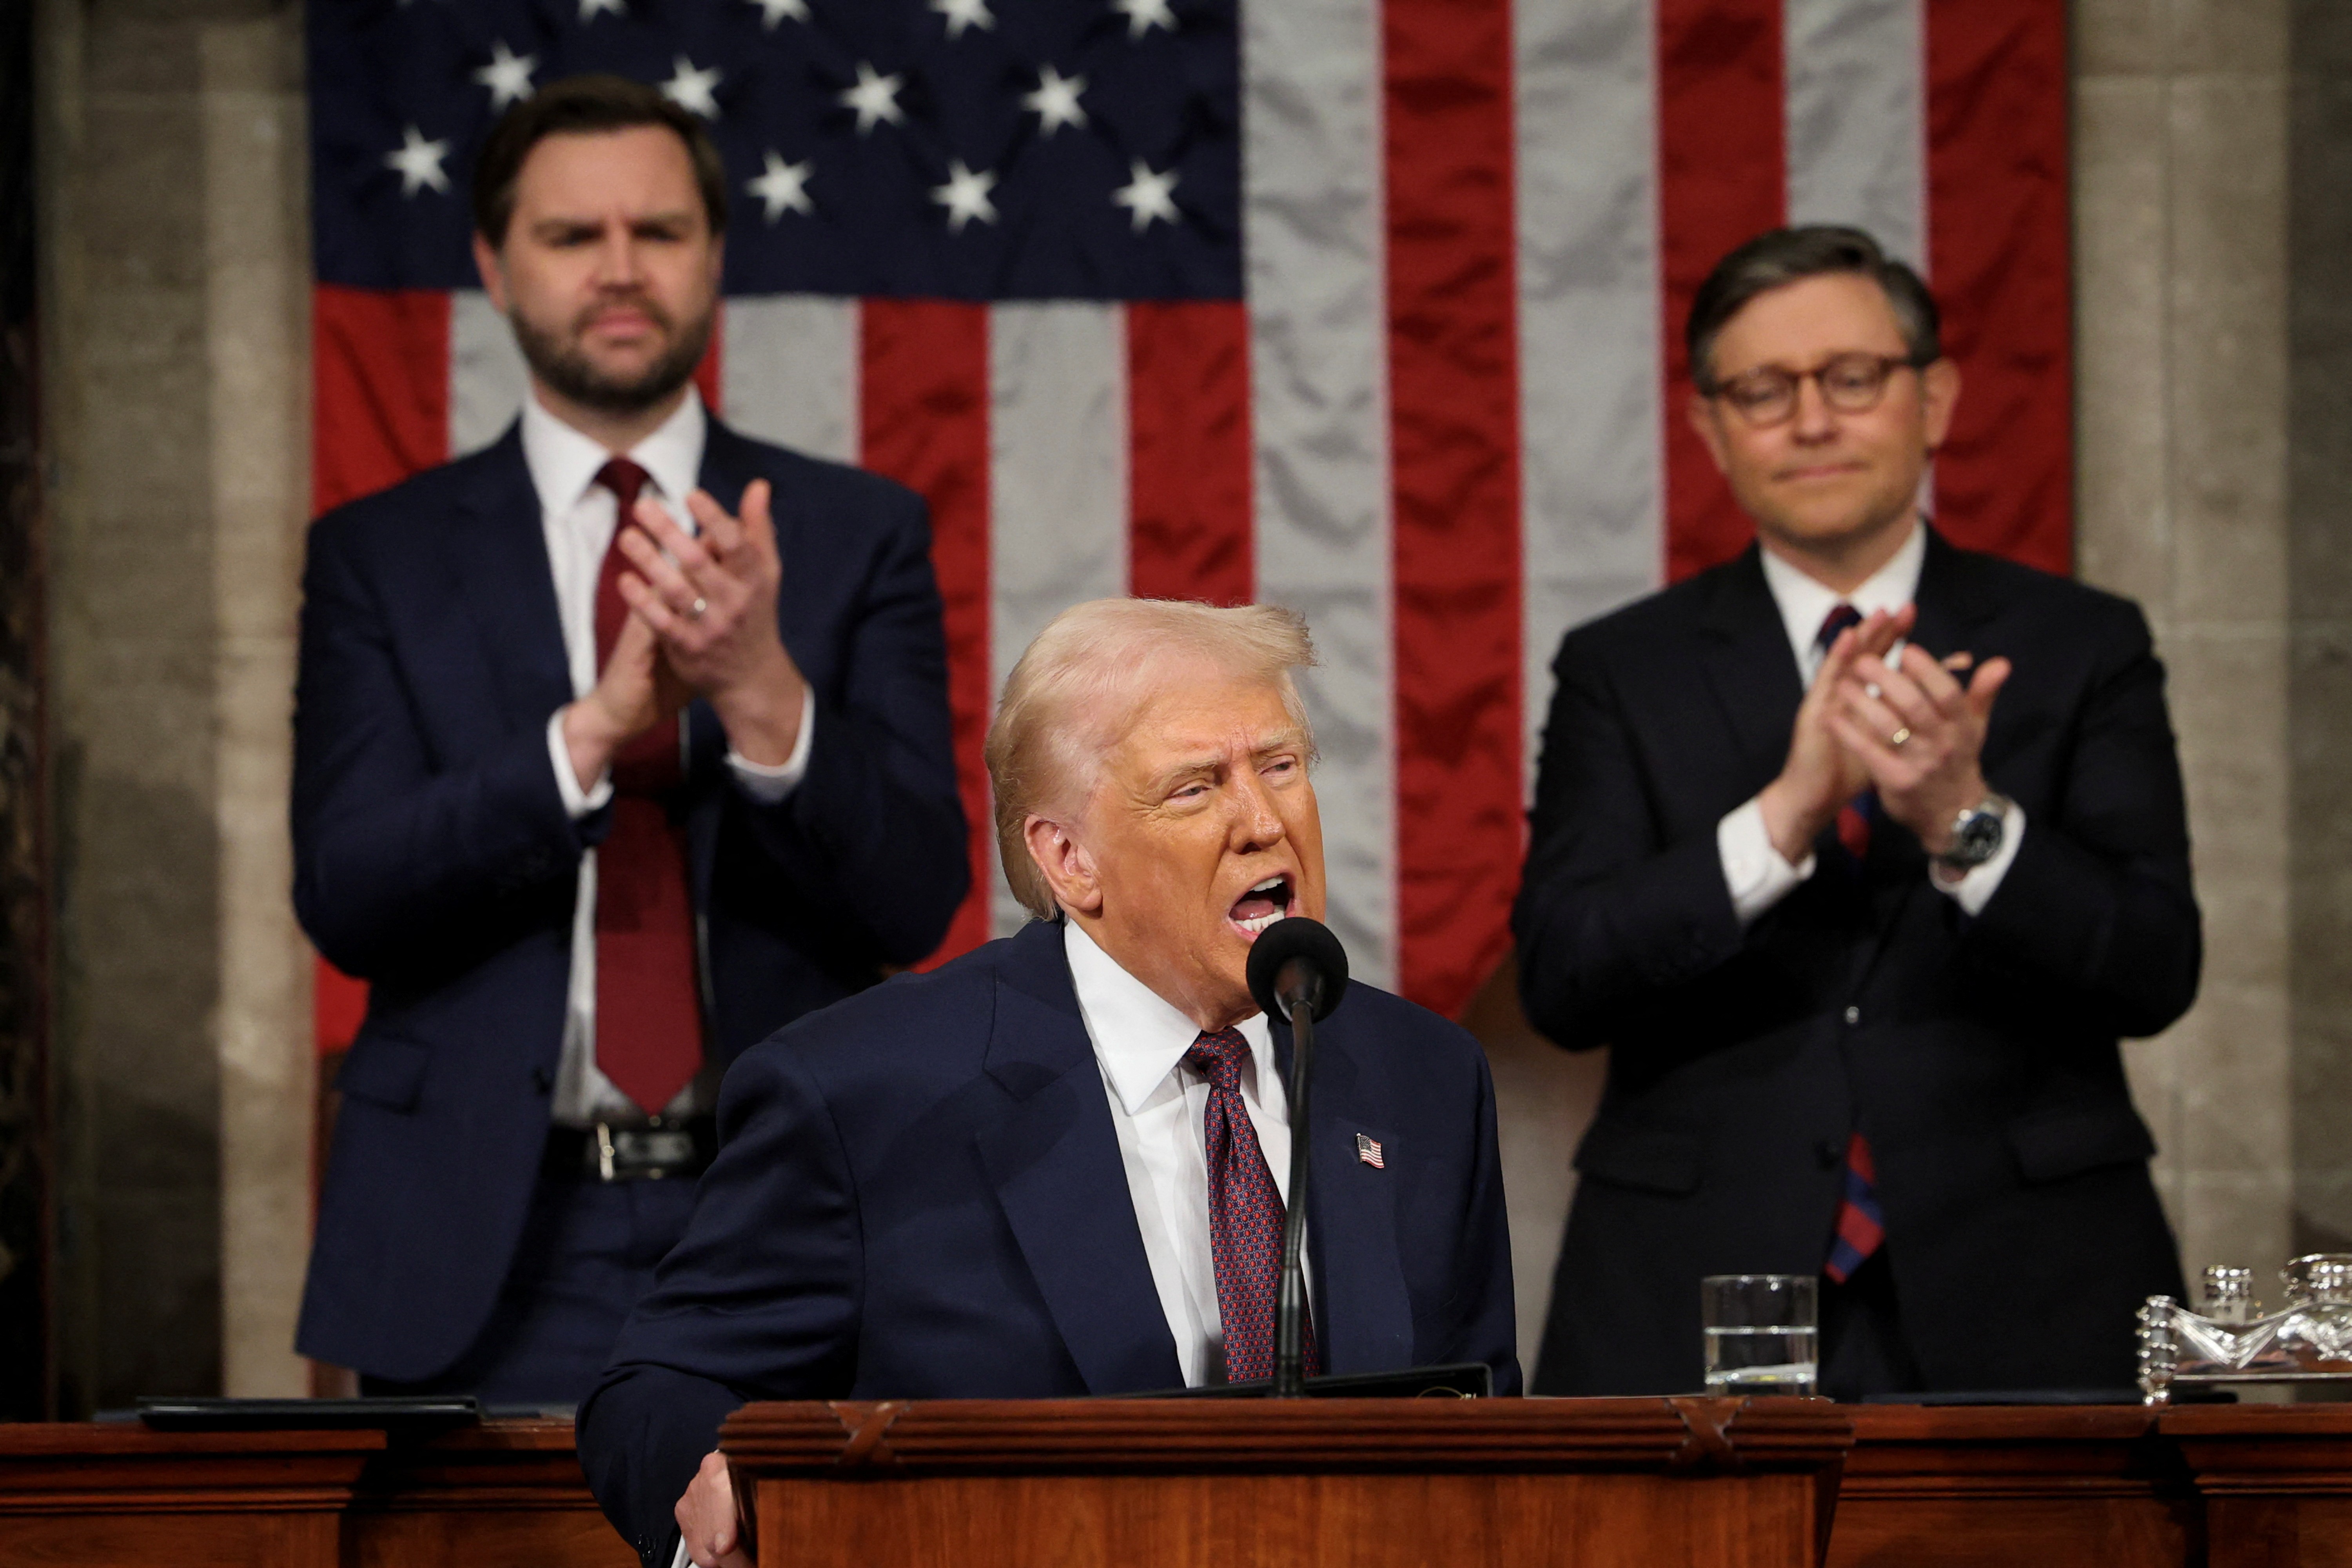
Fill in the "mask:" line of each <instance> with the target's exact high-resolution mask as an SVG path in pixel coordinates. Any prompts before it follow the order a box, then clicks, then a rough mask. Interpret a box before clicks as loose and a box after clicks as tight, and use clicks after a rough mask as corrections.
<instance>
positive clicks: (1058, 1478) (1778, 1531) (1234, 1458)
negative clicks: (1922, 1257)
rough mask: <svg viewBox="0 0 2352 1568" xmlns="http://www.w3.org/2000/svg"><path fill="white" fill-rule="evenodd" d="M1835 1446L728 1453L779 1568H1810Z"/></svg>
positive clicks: (986, 1415)
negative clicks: (909, 1567)
mask: <svg viewBox="0 0 2352 1568" xmlns="http://www.w3.org/2000/svg"><path fill="white" fill-rule="evenodd" d="M1849 1440H1850V1438H1849V1436H1848V1428H1847V1424H1846V1421H1845V1418H1844V1413H1843V1412H1841V1411H1840V1410H1839V1409H1838V1408H1837V1407H1836V1406H1834V1405H1829V1404H1826V1403H1823V1402H1820V1401H1801V1400H1754V1401H1746V1402H1743V1401H1739V1400H1711V1399H1593V1400H1492V1401H1486V1400H1476V1401H1441V1400H1345V1401H1339V1400H1332V1401H1299V1402H1283V1403H1278V1404H1277V1403H1241V1402H1227V1401H1160V1400H1135V1401H1108V1402H1106V1401H1091V1402H1089V1401H1027V1402H1013V1401H1005V1402H993V1401H941V1402H938V1403H923V1404H914V1405H907V1404H897V1403H892V1404H878V1405H877V1404H835V1405H817V1404H802V1405H752V1406H749V1407H747V1408H745V1409H744V1410H742V1411H740V1412H738V1413H737V1414H736V1415H734V1416H733V1417H731V1418H730V1420H729V1421H728V1423H727V1425H726V1426H725V1427H724V1428H723V1430H722V1432H721V1435H720V1447H721V1448H722V1449H723V1450H724V1451H725V1452H726V1453H727V1455H728V1458H729V1462H730V1466H731V1467H732V1468H733V1469H734V1472H735V1477H736V1484H737V1489H738V1490H739V1492H743V1493H747V1494H749V1500H750V1502H751V1508H750V1510H749V1511H751V1514H752V1515H753V1516H754V1519H755V1521H756V1528H757V1531H758V1535H759V1541H760V1546H761V1560H762V1561H764V1562H770V1563H779V1562H783V1563H793V1564H795V1565H796V1568H798V1565H803V1564H805V1565H807V1568H870V1565H877V1564H898V1563H905V1564H918V1563H957V1564H959V1565H960V1568H993V1565H996V1564H1004V1565H1007V1568H1010V1565H1013V1564H1021V1565H1024V1568H1028V1565H1033V1564H1055V1565H1059V1564H1068V1565H1070V1568H1077V1565H1078V1564H1094V1563H1152V1564H1154V1565H1155V1568H1159V1565H1162V1564H1165V1565H1167V1568H1245V1565H1247V1564H1253V1563H1269V1564H1271V1563H1282V1564H1285V1565H1297V1568H1421V1565H1423V1564H1427V1563H1482V1564H1492V1565H1494V1568H1536V1565H1538V1564H1554V1563H1574V1564H1577V1565H1578V1568H1652V1565H1653V1564H1657V1563H1694V1564H1697V1563H1706V1564H1722V1565H1725V1568H1812V1565H1813V1564H1815V1563H1818V1562H1819V1561H1820V1557H1821V1551H1822V1545H1823V1543H1824V1539H1825V1536H1826V1528H1827V1523H1828V1510H1827V1507H1826V1504H1827V1502H1828V1500H1829V1490H1828V1488H1827V1487H1826V1486H1825V1485H1824V1484H1823V1483H1824V1481H1826V1480H1828V1479H1831V1478H1832V1477H1833V1476H1834V1474H1835V1470H1836V1466H1837V1463H1838V1460H1839V1458H1840V1457H1841V1456H1842V1455H1843V1452H1844V1450H1845V1447H1846V1445H1847V1443H1848V1442H1849Z"/></svg>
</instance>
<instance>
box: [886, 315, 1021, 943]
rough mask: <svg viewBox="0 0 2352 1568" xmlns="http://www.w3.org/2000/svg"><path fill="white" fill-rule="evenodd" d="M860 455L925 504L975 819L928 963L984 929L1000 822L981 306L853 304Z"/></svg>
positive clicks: (966, 799)
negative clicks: (993, 792) (989, 743)
mask: <svg viewBox="0 0 2352 1568" xmlns="http://www.w3.org/2000/svg"><path fill="white" fill-rule="evenodd" d="M858 315H859V320H860V323H861V325H860V332H861V340H862V341H861V342H860V346H859V358H860V369H859V374H858V422H859V426H860V431H861V437H860V446H861V448H862V455H861V459H860V460H861V461H862V462H863V463H864V464H865V466H866V468H871V469H873V470H874V471H875V472H876V473H878V474H887V475H888V476H889V477H890V478H892V479H897V480H898V482H899V483H901V484H904V485H908V486H910V487H912V488H913V489H916V490H918V491H919V492H921V494H922V496H923V499H924V500H928V501H929V502H930V507H931V564H932V567H933V569H934V570H936V571H937V572H938V574H939V578H940V595H941V596H942V597H944V598H945V599H946V601H947V637H948V702H949V706H950V709H951V710H952V712H953V715H954V721H955V754H956V777H957V780H958V782H959V783H960V784H961V786H962V790H963V808H964V812H965V815H966V816H969V817H970V818H971V870H972V877H971V893H970V894H969V895H968V896H967V897H966V898H965V899H964V901H963V907H962V908H961V909H959V910H957V911H956V916H955V921H954V923H953V924H951V925H950V926H949V928H948V936H947V940H946V941H945V942H942V943H941V944H940V950H939V952H936V953H934V954H933V955H932V956H931V958H930V959H929V960H928V961H927V963H926V967H928V966H929V964H932V963H943V962H945V961H946V960H948V959H950V958H953V957H954V956H955V955H956V954H958V953H960V952H968V951H970V950H971V949H972V948H974V947H977V946H979V945H980V944H981V943H982V942H986V941H987V940H988V931H989V920H988V904H989V889H991V888H992V886H993V885H994V883H995V880H996V870H995V864H996V857H995V844H996V834H995V828H994V824H993V820H992V816H991V815H990V808H989V793H988V772H987V769H986V767H985V766H984V765H983V764H982V761H981V743H982V741H983V740H984V739H986V737H987V733H988V715H989V705H990V700H991V696H992V693H991V691H990V689H989V688H990V684H991V682H990V670H989V641H988V635H989V634H988V595H989V588H988V310H987V307H985V306H982V305H963V304H955V303H950V302H947V301H941V300H866V301H865V303H864V305H863V306H862V307H861V309H860V310H859V312H858Z"/></svg>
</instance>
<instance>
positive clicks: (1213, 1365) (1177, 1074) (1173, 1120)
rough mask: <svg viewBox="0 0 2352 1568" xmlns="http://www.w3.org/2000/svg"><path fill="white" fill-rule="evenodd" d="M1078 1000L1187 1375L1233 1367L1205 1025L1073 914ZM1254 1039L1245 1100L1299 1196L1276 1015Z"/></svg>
mask: <svg viewBox="0 0 2352 1568" xmlns="http://www.w3.org/2000/svg"><path fill="white" fill-rule="evenodd" d="M1062 945H1063V951H1064V952H1066V953H1067V954H1068V955H1069V961H1070V981H1071V983H1072V984H1074V985H1075V986H1076V988H1077V993H1078V1012H1079V1014H1080V1015H1081V1016H1083V1017H1084V1018H1085V1019H1086V1025H1087V1037H1088V1038H1089V1039H1091V1040H1092V1041H1093V1042H1094V1047H1095V1060H1096V1061H1097V1063H1098V1064H1099V1065H1100V1066H1101V1068H1102V1079H1103V1089H1104V1091H1105V1092H1106V1093H1107V1094H1108V1095H1109V1097H1110V1119H1111V1122H1112V1125H1113V1126H1115V1127H1116V1128H1117V1129H1118V1153H1119V1160H1120V1163H1123V1164H1124V1165H1125V1166H1126V1168H1127V1191H1128V1196H1129V1198H1130V1199H1132V1200H1133V1202H1134V1204H1135V1222H1136V1226H1137V1228H1138V1229H1139V1230H1140V1231H1141V1232H1142V1233H1143V1254H1144V1256H1145V1257H1146V1258H1149V1259H1150V1263H1151V1282H1152V1284H1153V1285H1154V1286H1155V1287H1157V1288H1158V1289H1159V1292H1160V1311H1161V1312H1162V1313H1163V1314H1165V1315H1166V1317H1167V1319H1168V1331H1169V1332H1170V1333H1171V1334H1172V1335H1173V1336H1175V1340H1176V1364H1177V1366H1178V1368H1179V1369H1180V1370H1181V1371H1182V1373H1183V1374H1184V1383H1185V1385H1186V1386H1187V1387H1192V1388H1197V1387H1199V1386H1200V1385H1201V1384H1204V1383H1207V1382H1210V1381H1212V1380H1215V1381H1223V1376H1224V1333H1223V1328H1222V1327H1221V1325H1220V1323H1219V1321H1218V1315H1217V1264H1216V1255H1215V1253H1214V1252H1213V1250H1212V1249H1211V1247H1210V1246H1209V1161H1208V1154H1207V1138H1208V1134H1207V1117H1208V1109H1209V1080H1208V1079H1206V1078H1204V1077H1202V1075H1201V1074H1199V1073H1197V1072H1195V1071H1193V1070H1192V1068H1188V1067H1185V1066H1184V1065H1183V1059H1184V1053H1185V1052H1186V1051H1189V1050H1191V1049H1192V1043H1193V1041H1195V1040H1197V1039H1199V1038H1200V1036H1201V1028H1200V1026H1199V1025H1197V1024H1195V1023H1193V1022H1192V1019H1190V1018H1188V1017H1186V1016H1184V1015H1183V1014H1182V1013H1181V1012H1180V1011H1178V1010H1177V1008H1176V1007H1175V1005H1173V1004H1171V1003H1170V1002H1167V1001H1165V1000H1163V999H1162V998H1161V997H1160V994H1158V993H1156V992H1154V991H1153V990H1152V989H1151V988H1150V986H1148V985H1146V984H1143V982H1142V981H1140V980H1138V979H1137V978H1136V977H1135V976H1134V975H1132V974H1129V973H1128V972H1127V971H1126V970H1124V969H1122V968H1120V967H1119V965H1118V961H1117V960H1115V959H1113V958H1112V957H1111V956H1110V955H1109V954H1108V953H1107V952H1104V951H1103V950H1102V949H1101V948H1100V947H1098V946H1097V945H1096V944H1095V942H1094V939H1093V938H1091V937H1089V936H1088V935H1087V933H1086V932H1085V931H1081V930H1080V929H1078V924H1077V922H1076V921H1064V922H1063V924H1062ZM1237 1027H1238V1028H1239V1029H1240V1031H1241V1036H1242V1038H1244V1039H1245V1040H1247V1041H1248V1042H1249V1047H1250V1057H1249V1060H1248V1062H1246V1063H1245V1064H1244V1066H1243V1068H1242V1104H1243V1105H1244V1107H1245V1108H1246V1109H1247V1110H1248V1111H1249V1119H1250V1125H1251V1126H1252V1127H1253V1128H1255V1130H1256V1131H1257V1144H1258V1148H1259V1149H1260V1150H1262V1151H1263V1152H1265V1162H1266V1164H1267V1166H1268V1167H1269V1168H1271V1169H1272V1171H1273V1173H1274V1185H1275V1190H1276V1192H1278V1193H1280V1194H1282V1199H1283V1202H1284V1203H1286V1204H1287V1203H1288V1202H1289V1201H1290V1105H1289V1097H1288V1096H1287V1095H1286V1093H1285V1092H1284V1089H1283V1084H1282V1074H1281V1073H1280V1072H1279V1071H1278V1070H1276V1066H1275V1059H1274V1034H1273V1030H1272V1029H1271V1028H1270V1027H1269V1026H1268V1025H1267V1023H1266V1018H1265V1014H1263V1013H1260V1014H1258V1015H1257V1016H1255V1017H1253V1018H1249V1019H1247V1020H1245V1021H1244V1022H1243V1023H1241V1024H1240V1025H1238V1026H1237Z"/></svg>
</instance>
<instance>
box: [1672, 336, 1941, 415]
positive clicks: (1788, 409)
mask: <svg viewBox="0 0 2352 1568" xmlns="http://www.w3.org/2000/svg"><path fill="white" fill-rule="evenodd" d="M1920 363H1921V362H1920V361H1918V360H1916V359H1914V358H1912V357H1911V356H1910V355H1908V354H1860V353H1855V354H1838V355H1836V356H1834V357H1833V358H1831V359H1828V360H1825V361H1823V362H1822V363H1821V364H1820V365H1818V366H1816V367H1815V368H1813V369H1811V370H1783V369H1782V368H1781V367H1780V366H1779V365H1776V364H1768V365H1760V366H1759V367H1758V368H1756V369H1754V370H1751V371H1746V372H1743V373H1741V374H1738V375H1735V376H1733V377H1732V378H1731V379H1730V380H1729V381H1726V382H1721V383H1718V384H1716V385H1713V386H1702V387H1701V388H1700V389H1699V390H1700V391H1702V392H1704V393H1706V395H1708V396H1709V397H1719V398H1721V399H1723V401H1725V402H1726V403H1728V404H1730V405H1731V406H1732V407H1734V408H1736V409H1738V411H1739V416H1740V417H1741V418H1742V419H1745V420H1747V421H1748V424H1750V425H1753V426H1758V427H1759V428H1761V427H1765V426H1773V425H1780V424H1783V423H1785V422H1787V421H1788V420H1790V419H1791V418H1793V417H1795V416H1796V412H1797V388H1798V387H1799V386H1800V385H1801V384H1803V383H1805V382H1808V381H1810V382H1811V383H1812V384H1814V385H1816V386H1818V387H1820V388H1821V389H1822V402H1824V403H1826V404H1828V405H1830V406H1831V407H1832V408H1834V409H1836V410H1837V411H1838V412H1839V413H1841V414H1867V413H1869V412H1870V411H1871V410H1872V409H1874V408H1875V407H1877V406H1878V400H1879V399H1880V398H1882V397H1884V396H1885V395H1886V380H1887V377H1889V376H1891V375H1893V374H1895V372H1896V371H1898V370H1916V369H1918V368H1919V365H1920Z"/></svg>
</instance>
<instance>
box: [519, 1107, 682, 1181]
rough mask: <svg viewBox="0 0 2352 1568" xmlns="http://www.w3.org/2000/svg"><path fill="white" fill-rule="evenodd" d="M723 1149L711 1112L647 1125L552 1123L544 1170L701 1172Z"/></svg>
mask: <svg viewBox="0 0 2352 1568" xmlns="http://www.w3.org/2000/svg"><path fill="white" fill-rule="evenodd" d="M717 1152H719V1123H718V1121H716V1119H714V1118H712V1117H709V1116H698V1117H695V1118H693V1119H692V1120H691V1121H678V1122H672V1123H668V1124H664V1123H661V1122H656V1123H654V1124H653V1125H652V1126H649V1127H615V1126H614V1125H613V1124H612V1123H610V1122H606V1121H599V1122H597V1123H596V1124H595V1125H594V1126H593V1127H551V1128H550V1129H548V1133H547V1156H546V1158H545V1160H544V1161H543V1162H542V1163H541V1169H542V1170H543V1171H545V1172H546V1173H548V1174H549V1175H551V1176H580V1177H585V1178H586V1179H588V1180H589V1181H592V1182H654V1181H660V1180H662V1179H663V1178H665V1177H668V1176H688V1177H691V1176H698V1175H700V1174H702V1173H703V1172H704V1171H705V1170H706V1169H708V1168H709V1164H710V1157H711V1156H712V1155H713V1154H715V1153H717Z"/></svg>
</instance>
